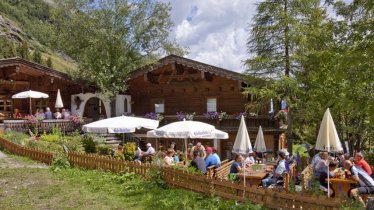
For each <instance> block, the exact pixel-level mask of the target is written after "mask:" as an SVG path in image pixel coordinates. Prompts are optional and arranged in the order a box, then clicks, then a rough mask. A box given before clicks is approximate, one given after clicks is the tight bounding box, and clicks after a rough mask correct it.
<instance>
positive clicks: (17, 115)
mask: <svg viewBox="0 0 374 210" xmlns="http://www.w3.org/2000/svg"><path fill="white" fill-rule="evenodd" d="M21 117H22V115H21V113H20V112H19V109H14V112H13V118H21Z"/></svg>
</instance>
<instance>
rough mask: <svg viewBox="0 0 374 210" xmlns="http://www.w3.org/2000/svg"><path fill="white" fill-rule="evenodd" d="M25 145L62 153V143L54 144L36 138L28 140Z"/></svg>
mask: <svg viewBox="0 0 374 210" xmlns="http://www.w3.org/2000/svg"><path fill="white" fill-rule="evenodd" d="M26 146H27V147H30V148H33V149H38V150H43V151H49V152H54V153H63V152H64V150H63V148H62V145H60V144H56V143H53V142H48V141H37V140H30V141H28V142H27V145H26Z"/></svg>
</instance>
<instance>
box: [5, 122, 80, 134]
mask: <svg viewBox="0 0 374 210" xmlns="http://www.w3.org/2000/svg"><path fill="white" fill-rule="evenodd" d="M37 125H38V131H39V132H44V131H46V132H50V131H51V130H52V128H54V127H58V128H60V129H61V131H62V132H71V131H74V129H75V127H74V124H73V123H72V121H70V120H62V119H59V120H43V121H40V122H38V123H37ZM31 127H32V125H31V124H30V123H29V122H27V120H4V129H5V130H12V131H19V132H23V133H26V132H28V130H29V129H30V128H31ZM31 131H32V132H34V130H32V129H31Z"/></svg>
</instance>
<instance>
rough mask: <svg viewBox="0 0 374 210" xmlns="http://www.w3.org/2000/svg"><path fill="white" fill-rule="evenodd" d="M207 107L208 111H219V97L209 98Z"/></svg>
mask: <svg viewBox="0 0 374 210" xmlns="http://www.w3.org/2000/svg"><path fill="white" fill-rule="evenodd" d="M206 109H207V112H216V111H217V98H207V99H206Z"/></svg>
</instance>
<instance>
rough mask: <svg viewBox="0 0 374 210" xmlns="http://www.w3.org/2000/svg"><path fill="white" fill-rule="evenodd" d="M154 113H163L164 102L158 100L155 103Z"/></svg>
mask: <svg viewBox="0 0 374 210" xmlns="http://www.w3.org/2000/svg"><path fill="white" fill-rule="evenodd" d="M155 113H165V100H164V99H159V100H157V102H156V103H155Z"/></svg>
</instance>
